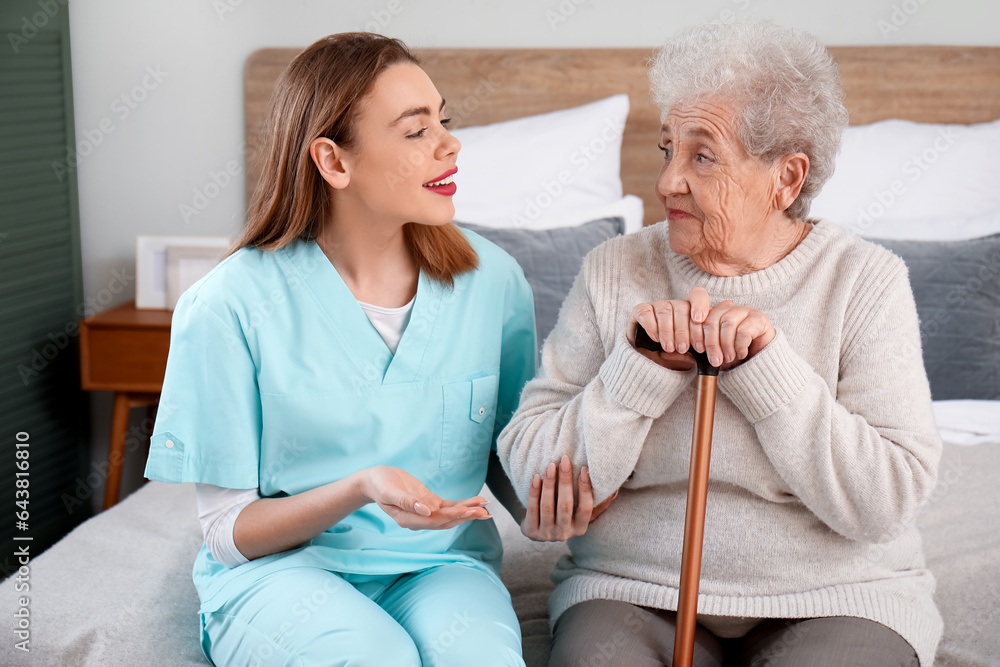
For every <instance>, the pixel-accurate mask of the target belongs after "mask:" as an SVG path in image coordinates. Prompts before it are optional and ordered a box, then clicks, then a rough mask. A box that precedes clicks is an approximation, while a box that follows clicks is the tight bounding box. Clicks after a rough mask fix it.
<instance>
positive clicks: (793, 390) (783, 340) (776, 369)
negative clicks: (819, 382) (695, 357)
mask: <svg viewBox="0 0 1000 667" xmlns="http://www.w3.org/2000/svg"><path fill="white" fill-rule="evenodd" d="M812 375H813V370H812V367H810V366H809V364H808V363H807V362H806V361H805V360H804V359H802V358H801V357H800V356H799V355H798V354H797V353H796V352H795V350H793V349H792V346H791V345H790V344H789V343H788V338H787V337H786V336H785V334H784V332H782V331H781V330H779V331H778V332H777V335H776V336H775V337H774V340H772V341H771V342H770V343H769V344H768V345H767V347H765V348H764V349H763V350H761V351H760V352H758V353H757V354H756V355H755V356H754V357H753V358H752V359H750V360H749V361H747V362H746V363H744V364H742V365H740V366H737V367H736V368H734V369H732V370H729V371H725V372H723V373H721V374H720V377H719V389H720V390H721V391H722V392H723V393H725V395H726V396H727V397H728V398H729V400H731V401H732V402H733V404H734V405H735V406H736V407H737V409H739V411H740V412H742V413H743V414H744V415H745V416H746V418H747V419H749V420H750V423H757V422H759V421H760V420H762V419H764V418H766V417H768V416H770V415H772V414H774V413H775V412H776V411H777V410H779V409H780V408H781V407H782V406H784V405H786V404H788V403H790V402H791V401H792V400H793V399H794V398H795V396H797V395H798V394H799V393H800V392H801V391H802V390H803V389H804V388H805V386H806V384H808V382H809V379H810V377H811V376H812Z"/></svg>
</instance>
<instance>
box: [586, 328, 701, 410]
mask: <svg viewBox="0 0 1000 667" xmlns="http://www.w3.org/2000/svg"><path fill="white" fill-rule="evenodd" d="M598 375H599V376H600V378H601V380H602V381H603V382H604V386H605V387H607V389H608V391H609V392H610V393H611V395H612V396H613V397H614V398H615V400H616V401H618V402H619V403H620V404H621V405H623V406H625V407H626V408H629V409H630V410H634V411H635V412H638V413H639V414H641V415H643V416H645V417H651V418H653V419H656V418H657V417H660V416H661V415H662V414H663V413H664V412H666V410H667V408H668V407H670V404H671V403H673V402H674V400H675V399H676V398H677V397H678V396H679V395H680V393H681V392H682V391H684V388H685V387H687V385H688V384H689V383H690V382H691V379H692V378H693V377H694V376H695V371H693V370H691V371H687V372H683V371H674V370H670V369H669V368H664V367H663V366H660V365H659V364H657V363H656V362H654V361H651V360H649V359H647V358H646V357H644V356H642V354H641V353H639V352H638V351H637V350H636V349H635V348H634V347H632V345H630V344H629V342H628V340H627V339H626V338H625V336H624V335H622V337H621V338H620V339H619V341H618V344H617V345H616V346H615V348H614V350H612V351H611V354H610V355H609V356H608V358H607V359H605V360H604V363H603V364H602V365H601V370H600V371H599V372H598Z"/></svg>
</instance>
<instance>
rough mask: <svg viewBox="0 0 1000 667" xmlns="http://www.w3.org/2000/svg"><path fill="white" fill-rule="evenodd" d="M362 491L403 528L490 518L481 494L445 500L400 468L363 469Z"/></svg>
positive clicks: (442, 526) (428, 527)
mask: <svg viewBox="0 0 1000 667" xmlns="http://www.w3.org/2000/svg"><path fill="white" fill-rule="evenodd" d="M362 473H363V475H362V483H361V490H362V493H363V494H364V495H365V496H366V497H367V498H369V499H370V500H371V501H372V502H373V503H376V504H377V505H378V506H379V507H381V508H382V511H384V512H385V513H386V514H388V515H389V516H390V517H392V520H393V521H395V522H396V523H397V524H399V526H400V527H402V528H409V529H410V530H444V529H447V528H454V527H455V526H458V525H460V524H463V523H465V522H466V521H475V520H477V519H490V518H492V515H491V514H490V513H489V512H488V511H487V510H486V509H485V508H484V507H483V506H484V505H485V504H486V503H487V502H488V501H487V500H486V499H485V498H482V497H481V496H475V497H474V498H466V499H465V500H444V499H443V498H440V497H439V496H437V495H435V494H434V493H432V492H431V490H430V489H428V488H427V487H426V486H424V485H423V483H421V482H420V480H418V479H417V478H416V477H414V476H413V475H411V474H410V473H408V472H406V471H405V470H403V469H402V468H396V467H393V466H374V467H372V468H367V469H366V470H363V471H362Z"/></svg>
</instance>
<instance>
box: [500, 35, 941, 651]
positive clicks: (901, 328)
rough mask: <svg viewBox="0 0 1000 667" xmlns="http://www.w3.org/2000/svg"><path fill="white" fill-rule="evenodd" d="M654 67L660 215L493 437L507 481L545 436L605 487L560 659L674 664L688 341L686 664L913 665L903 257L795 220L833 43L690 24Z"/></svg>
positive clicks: (910, 434) (918, 458)
mask: <svg viewBox="0 0 1000 667" xmlns="http://www.w3.org/2000/svg"><path fill="white" fill-rule="evenodd" d="M650 79H651V82H652V88H653V93H654V97H655V99H656V101H657V103H658V105H659V106H660V107H661V110H662V120H663V122H662V128H661V131H660V146H659V148H660V150H662V151H663V156H664V161H663V166H662V168H661V170H660V174H659V177H658V179H657V181H656V192H657V196H658V197H659V199H660V201H661V202H662V203H663V206H664V209H665V212H666V217H667V222H665V223H661V224H658V225H655V226H653V227H649V228H646V229H644V230H643V231H642V232H640V233H638V234H633V235H630V236H626V237H619V238H616V239H613V240H611V241H609V242H607V243H605V244H604V245H602V246H601V247H599V248H598V249H596V250H595V251H594V252H592V253H591V254H590V255H589V256H588V257H587V258H586V261H585V262H584V266H583V269H582V270H581V272H580V274H579V276H577V279H576V283H575V285H574V286H573V288H572V290H571V292H570V294H569V296H568V297H567V299H566V302H565V303H564V305H563V308H562V311H561V313H560V316H559V322H558V324H557V325H556V327H555V330H554V331H553V332H552V334H551V335H550V336H549V338H548V340H547V341H546V342H545V346H544V349H543V351H542V366H541V369H540V371H539V375H538V376H537V377H536V379H534V380H533V381H531V382H530V383H529V384H528V385H527V386H526V388H525V389H524V392H523V394H522V396H521V400H520V406H519V408H518V411H517V414H516V415H515V416H514V418H513V419H512V420H511V422H510V423H509V425H508V426H507V428H506V429H505V430H504V432H503V433H502V435H501V439H500V455H501V459H502V461H503V463H504V465H505V467H506V468H507V470H508V472H509V474H510V476H511V479H512V480H514V483H515V487H516V488H517V489H518V490H519V493H520V494H521V495H522V497H526V496H527V495H528V490H529V488H530V487H531V484H532V483H533V477H534V473H536V472H537V471H539V470H541V469H543V468H544V467H545V465H546V464H547V463H548V462H550V461H553V460H558V459H560V457H568V460H566V459H565V458H564V459H563V464H562V466H563V469H564V471H567V470H568V469H569V464H570V463H571V464H572V466H574V467H575V468H576V469H579V468H580V467H581V466H584V465H586V466H588V467H589V475H590V479H591V482H590V484H591V485H592V488H593V499H592V500H594V501H596V502H599V503H600V502H602V501H604V500H605V499H607V498H609V497H611V496H612V495H613V494H615V493H616V492H617V493H618V497H617V498H616V499H615V500H614V502H612V503H611V504H610V507H609V508H608V509H607V511H606V512H605V514H604V515H603V516H602V517H601V518H600V519H598V520H597V521H595V522H594V523H592V524H591V525H590V526H589V528H586V530H585V532H584V531H583V530H575V529H568V530H570V534H576V535H577V536H575V537H573V538H572V539H571V540H570V541H569V545H570V549H571V554H572V555H571V556H569V557H566V558H564V559H562V560H561V561H560V562H559V563H558V565H557V566H556V570H555V572H554V573H553V579H554V580H555V581H556V583H557V587H556V590H555V592H554V593H553V595H552V597H551V599H550V610H551V618H552V621H553V623H554V628H553V646H552V656H551V662H550V664H554V665H591V664H611V661H614V662H616V663H617V664H621V665H630V666H631V665H659V664H670V662H671V658H670V656H671V647H672V645H673V633H674V622H675V618H676V615H675V613H674V612H673V611H672V610H675V609H676V608H677V599H678V582H679V579H680V572H679V570H680V563H681V546H682V532H683V523H684V508H685V494H686V486H687V478H688V457H689V452H690V438H691V424H692V416H693V412H694V401H695V386H694V385H695V383H694V382H693V381H692V380H693V379H694V377H695V372H694V371H693V370H692V367H693V363H692V362H691V360H690V356H689V355H686V354H684V353H685V352H686V351H687V350H688V349H689V348H694V349H696V350H698V351H707V353H708V355H709V358H710V360H711V361H712V362H713V363H714V364H716V365H720V366H721V367H722V371H723V372H722V373H721V374H720V376H719V380H718V390H719V395H718V399H717V406H716V415H715V437H714V444H713V460H712V465H711V478H710V482H709V497H708V512H707V521H706V537H705V545H704V554H703V561H702V570H701V588H700V592H701V595H700V597H699V604H698V609H699V616H698V621H699V625H698V629H697V638H696V647H695V664H697V665H722V664H726V665H729V664H738V665H763V664H766V665H768V667H777V666H778V665H797V666H801V665H809V666H810V667H817V666H829V665H845V666H846V665H850V666H852V667H853V666H856V665H870V666H876V665H877V666H878V667H886V666H888V665H908V666H913V667H916V665H918V664H919V665H923V666H925V667H926V666H927V665H930V664H931V663H932V662H933V659H934V653H935V649H936V646H937V643H938V640H939V637H940V632H941V625H942V624H941V618H940V615H939V614H938V612H937V610H936V608H935V606H934V602H933V600H932V592H933V590H934V578H933V576H932V575H931V574H930V572H928V571H927V570H926V569H924V559H923V555H922V549H921V542H920V536H919V534H918V532H917V529H916V528H915V526H914V516H915V514H916V513H917V510H918V509H919V508H920V506H921V505H922V504H923V503H924V502H925V501H926V500H927V498H928V496H929V494H930V493H931V490H932V489H933V486H934V482H935V478H936V474H937V465H938V460H939V457H940V452H941V443H940V440H939V438H938V435H937V432H936V430H935V426H934V420H933V417H932V412H931V397H930V391H929V387H928V382H927V378H926V374H925V372H924V368H923V364H922V360H921V356H920V334H919V330H918V322H917V313H916V308H915V306H914V301H913V296H912V293H911V290H910V286H909V282H908V278H907V271H906V267H905V265H904V264H903V262H902V261H901V260H900V259H898V258H897V257H895V256H893V255H892V254H891V253H889V252H888V251H886V250H884V249H882V248H880V247H879V246H876V245H874V244H872V243H868V242H866V241H863V240H861V239H860V238H857V237H855V236H852V235H850V234H849V233H846V232H845V231H843V230H841V229H840V228H838V227H837V226H835V225H834V224H832V223H830V222H828V221H826V220H815V219H809V218H808V217H807V215H808V213H809V205H810V202H811V201H812V199H813V197H815V196H816V194H817V193H818V192H819V191H820V188H821V187H822V186H823V183H824V182H825V181H826V180H827V179H828V178H829V177H830V175H831V173H832V172H833V167H834V156H835V155H836V153H837V149H838V147H839V143H840V136H841V133H842V130H843V128H844V126H845V125H846V122H847V111H846V110H845V109H844V107H843V105H842V102H841V100H842V97H843V91H842V88H841V84H840V80H839V76H838V73H837V68H836V65H835V63H834V61H833V59H832V58H831V56H830V55H829V53H828V52H827V51H826V50H825V49H824V48H823V47H822V46H821V45H820V44H819V43H818V42H817V41H816V40H815V39H814V38H812V37H810V36H806V35H803V34H799V33H795V32H793V31H790V30H787V29H783V28H780V27H778V26H775V25H773V24H770V23H767V22H764V21H749V22H743V23H737V24H730V25H721V26H705V27H700V28H695V29H692V30H688V31H686V32H684V33H683V34H681V35H679V36H678V37H677V38H675V39H674V40H672V41H671V42H669V43H668V44H667V45H666V46H664V47H663V49H662V50H661V51H660V52H659V54H658V57H657V58H656V61H655V63H654V64H653V66H652V69H651V71H650ZM872 159H878V156H877V155H873V156H872ZM637 324H639V325H641V326H642V327H643V328H644V329H646V331H647V332H648V333H649V334H650V336H651V337H652V338H653V339H654V340H656V341H659V342H660V344H661V346H662V347H663V349H664V350H665V351H664V352H660V353H652V352H648V351H645V350H637V349H636V348H635V346H634V341H635V330H636V326H637ZM564 475H565V477H566V478H567V479H568V473H567V472H564ZM550 477H551V467H550ZM534 484H535V487H536V488H537V486H538V481H537V480H535V481H534ZM581 491H583V492H585V493H584V495H589V488H588V489H581ZM589 500H590V499H588V503H589ZM584 526H585V524H584ZM563 536H565V532H564V534H563Z"/></svg>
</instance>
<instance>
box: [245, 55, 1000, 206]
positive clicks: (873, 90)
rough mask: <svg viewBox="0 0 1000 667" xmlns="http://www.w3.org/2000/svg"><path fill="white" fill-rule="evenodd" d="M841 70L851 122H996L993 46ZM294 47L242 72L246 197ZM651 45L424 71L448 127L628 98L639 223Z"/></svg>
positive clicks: (998, 102) (849, 60)
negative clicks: (265, 123) (444, 106)
mask: <svg viewBox="0 0 1000 667" xmlns="http://www.w3.org/2000/svg"><path fill="white" fill-rule="evenodd" d="M830 50H831V52H832V53H833V55H834V57H835V58H836V59H837V62H838V63H839V65H840V72H841V77H842V78H843V81H844V89H845V90H846V93H847V101H846V103H847V108H848V109H849V110H850V112H851V123H852V124H854V125H861V124H866V123H872V122H875V121H877V120H883V119H886V118H906V119H909V120H914V121H920V122H933V123H978V122H983V121H988V120H994V119H997V118H1000V48H998V47H961V46H850V47H833V48H831V49H830ZM299 51H300V49H261V50H259V51H256V52H254V53H253V54H251V55H250V57H249V58H248V59H247V63H246V68H245V70H244V96H245V100H244V103H245V113H246V117H245V122H246V142H247V156H248V165H247V192H248V193H250V192H252V191H253V187H254V185H255V184H256V182H257V177H258V173H259V165H257V164H255V162H256V161H255V160H253V159H252V156H253V155H254V154H255V152H256V148H257V147H258V146H259V144H260V135H259V128H260V125H261V122H262V120H263V118H264V115H265V114H266V112H267V104H268V99H269V96H270V93H271V89H272V88H273V86H274V82H275V81H276V80H277V78H278V75H279V74H280V73H281V72H282V70H283V69H284V68H285V67H286V66H287V65H288V63H289V62H290V61H291V59H292V58H293V57H294V56H295V55H296V54H297V53H298V52H299ZM652 53H653V50H652V49H427V50H417V54H418V56H419V57H420V59H421V61H422V64H423V67H424V69H425V70H426V71H427V73H428V74H429V75H430V77H431V79H432V80H433V81H434V83H435V84H436V85H437V87H438V90H439V91H440V92H441V95H442V96H443V97H444V98H445V99H446V100H447V101H448V114H449V115H450V116H451V117H452V118H453V119H454V125H453V126H454V127H463V126H470V125H482V124H486V123H494V122H497V121H502V120H509V119H512V118H518V117H520V116H528V115H532V114H537V113H543V112H546V111H554V110H556V109H563V108H566V107H571V106H576V105H579V104H584V103H587V102H592V101H594V100H597V99H601V98H602V97H607V96H609V95H614V94H617V93H622V92H625V93H628V95H629V98H630V101H631V112H630V113H629V117H628V123H627V125H626V128H625V135H624V137H623V140H622V183H623V185H624V189H625V192H626V193H627V194H635V195H638V196H640V197H642V198H643V200H644V202H645V208H646V216H645V221H646V224H652V223H654V222H657V221H659V220H661V219H662V218H663V210H662V208H661V207H660V205H659V202H657V201H656V197H655V195H654V194H653V181H654V179H655V177H656V174H657V172H658V170H659V167H660V163H661V161H662V156H661V154H660V152H659V151H658V150H657V149H656V146H655V144H656V142H657V141H658V139H659V111H658V110H657V109H656V107H655V106H654V105H653V103H652V102H651V101H650V98H649V86H648V83H647V79H646V68H647V60H648V59H649V58H650V56H651V55H652Z"/></svg>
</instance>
